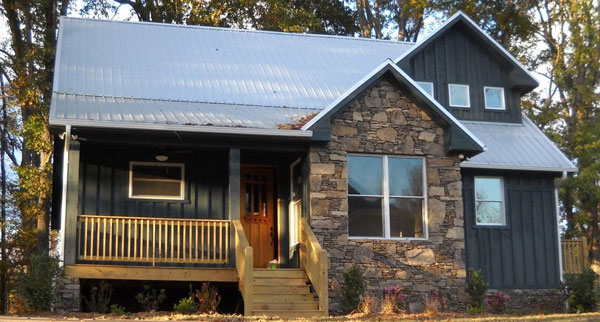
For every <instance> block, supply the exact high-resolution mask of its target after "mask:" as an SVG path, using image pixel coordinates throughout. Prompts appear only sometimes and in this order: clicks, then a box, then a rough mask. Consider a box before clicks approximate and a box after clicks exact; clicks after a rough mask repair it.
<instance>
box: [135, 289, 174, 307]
mask: <svg viewBox="0 0 600 322" xmlns="http://www.w3.org/2000/svg"><path fill="white" fill-rule="evenodd" d="M166 298H167V293H166V292H165V290H164V289H161V290H160V292H157V291H156V289H151V288H150V286H149V285H144V290H143V291H142V292H141V293H138V295H136V296H135V299H136V300H137V301H138V303H140V305H141V306H142V308H143V309H144V311H146V312H156V311H158V307H159V306H160V303H162V301H164V300H165V299H166Z"/></svg>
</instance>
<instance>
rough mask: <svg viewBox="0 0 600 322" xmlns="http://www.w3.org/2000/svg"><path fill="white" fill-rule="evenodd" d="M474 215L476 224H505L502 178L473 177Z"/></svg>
mask: <svg viewBox="0 0 600 322" xmlns="http://www.w3.org/2000/svg"><path fill="white" fill-rule="evenodd" d="M475 216H476V219H477V225H481V226H502V225H505V224H506V218H505V215H504V188H503V182H502V178H497V177H475Z"/></svg>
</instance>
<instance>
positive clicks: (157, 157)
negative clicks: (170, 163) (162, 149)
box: [155, 154, 169, 162]
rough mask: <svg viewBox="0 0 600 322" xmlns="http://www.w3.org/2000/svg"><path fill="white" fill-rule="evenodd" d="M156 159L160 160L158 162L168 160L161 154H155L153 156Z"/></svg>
mask: <svg viewBox="0 0 600 322" xmlns="http://www.w3.org/2000/svg"><path fill="white" fill-rule="evenodd" d="M155 158H156V161H160V162H165V161H167V160H169V157H168V156H166V155H163V154H159V155H157V156H155Z"/></svg>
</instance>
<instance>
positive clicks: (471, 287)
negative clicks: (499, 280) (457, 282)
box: [465, 268, 488, 314]
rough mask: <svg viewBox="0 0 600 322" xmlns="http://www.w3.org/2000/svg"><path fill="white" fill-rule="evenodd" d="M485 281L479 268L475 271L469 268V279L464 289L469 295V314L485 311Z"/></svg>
mask: <svg viewBox="0 0 600 322" xmlns="http://www.w3.org/2000/svg"><path fill="white" fill-rule="evenodd" d="M487 287H488V285H487V283H486V282H485V281H484V280H483V276H482V274H481V270H477V271H475V270H474V269H472V268H469V281H468V282H467V286H466V288H465V290H466V291H467V293H468V294H469V297H470V301H471V302H470V305H469V314H481V313H485V308H486V305H485V292H486V291H487Z"/></svg>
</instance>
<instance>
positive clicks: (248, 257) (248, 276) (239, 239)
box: [232, 220, 254, 316]
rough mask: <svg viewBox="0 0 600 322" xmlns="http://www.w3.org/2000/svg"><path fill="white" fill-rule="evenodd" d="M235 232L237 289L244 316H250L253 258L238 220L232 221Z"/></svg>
mask: <svg viewBox="0 0 600 322" xmlns="http://www.w3.org/2000/svg"><path fill="white" fill-rule="evenodd" d="M232 223H233V229H234V231H235V268H236V270H237V273H238V277H239V279H240V282H239V287H240V293H241V294H242V298H243V299H244V315H245V316H251V315H252V275H253V274H252V273H253V271H254V256H253V251H252V247H250V244H249V243H248V239H246V234H245V233H244V227H243V226H242V222H241V221H239V220H232Z"/></svg>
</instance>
